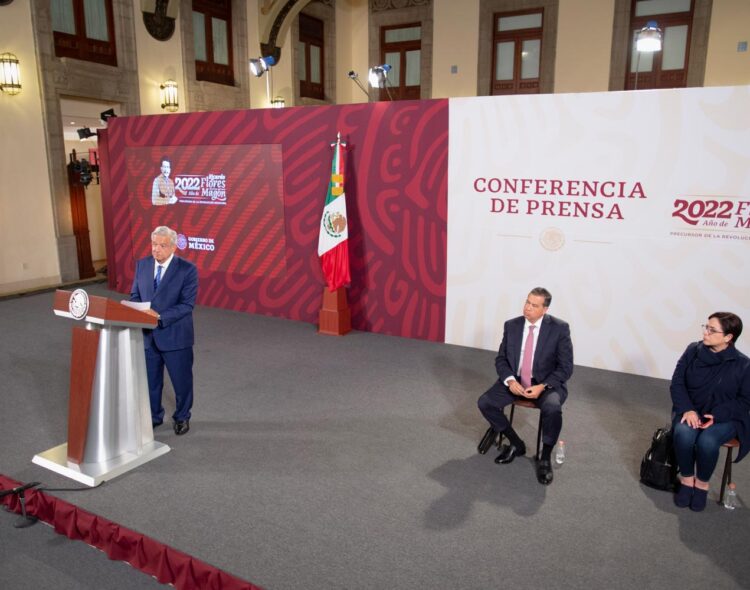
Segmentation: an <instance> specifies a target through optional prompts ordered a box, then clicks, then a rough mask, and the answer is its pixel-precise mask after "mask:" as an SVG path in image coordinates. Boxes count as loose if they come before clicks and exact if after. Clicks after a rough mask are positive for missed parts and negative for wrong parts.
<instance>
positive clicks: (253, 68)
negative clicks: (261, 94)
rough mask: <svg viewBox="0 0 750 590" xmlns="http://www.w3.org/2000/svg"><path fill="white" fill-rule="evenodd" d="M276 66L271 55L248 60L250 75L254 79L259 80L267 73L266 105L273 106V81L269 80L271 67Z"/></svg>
mask: <svg viewBox="0 0 750 590" xmlns="http://www.w3.org/2000/svg"><path fill="white" fill-rule="evenodd" d="M275 65H276V59H275V58H274V57H273V56H272V55H268V56H266V57H258V58H251V59H250V73H251V74H252V75H253V76H255V77H256V78H260V77H261V76H262V75H263V74H265V73H266V72H268V76H266V98H267V99H268V104H269V105H271V106H274V103H273V100H271V96H272V95H273V81H272V79H271V67H272V66H275Z"/></svg>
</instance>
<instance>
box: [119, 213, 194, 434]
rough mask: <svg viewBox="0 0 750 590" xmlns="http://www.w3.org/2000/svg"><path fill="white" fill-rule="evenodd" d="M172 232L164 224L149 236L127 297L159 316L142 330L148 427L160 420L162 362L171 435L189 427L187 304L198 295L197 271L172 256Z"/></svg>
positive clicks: (190, 376)
mask: <svg viewBox="0 0 750 590" xmlns="http://www.w3.org/2000/svg"><path fill="white" fill-rule="evenodd" d="M176 247H177V232H175V231H174V230H173V229H170V228H168V227H167V226H159V227H157V228H156V229H155V230H154V231H153V233H152V234H151V256H147V257H146V258H142V259H141V260H139V261H138V262H137V263H136V267H135V278H134V280H133V287H132V289H131V290H130V300H131V301H141V302H150V303H151V309H150V310H148V311H147V312H146V313H149V314H151V315H153V316H154V317H156V319H157V320H159V324H158V325H157V326H156V328H154V329H153V330H144V331H143V332H144V335H143V340H144V345H145V349H146V374H147V376H148V390H149V398H150V401H151V421H152V423H153V425H154V427H156V426H159V425H160V424H161V423H162V422H163V421H164V407H163V406H162V390H163V388H164V366H165V365H166V367H167V371H169V378H170V380H171V381H172V386H173V387H174V392H175V406H176V407H175V412H174V414H173V416H172V419H173V420H174V431H175V434H178V435H181V434H185V433H187V432H188V430H190V410H191V408H192V406H193V342H194V336H193V307H194V306H195V298H196V296H197V294H198V269H197V268H196V267H195V265H194V264H193V263H191V262H188V261H187V260H184V259H183V258H179V257H177V256H175V255H174V252H175V249H176Z"/></svg>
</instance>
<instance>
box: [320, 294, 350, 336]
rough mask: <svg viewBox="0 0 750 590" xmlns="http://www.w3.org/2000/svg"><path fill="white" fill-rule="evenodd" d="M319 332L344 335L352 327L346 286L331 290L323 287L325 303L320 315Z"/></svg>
mask: <svg viewBox="0 0 750 590" xmlns="http://www.w3.org/2000/svg"><path fill="white" fill-rule="evenodd" d="M318 321H319V323H318V333H319V334H328V335H330V336H343V335H344V334H346V333H347V332H350V331H351V329H352V314H351V311H350V310H349V303H348V302H347V300H346V287H339V288H338V289H336V290H335V291H331V290H330V289H329V288H328V287H323V304H322V305H321V307H320V314H319V316H318Z"/></svg>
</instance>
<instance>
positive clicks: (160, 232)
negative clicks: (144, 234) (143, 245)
mask: <svg viewBox="0 0 750 590" xmlns="http://www.w3.org/2000/svg"><path fill="white" fill-rule="evenodd" d="M154 236H166V237H168V238H169V243H170V245H172V246H174V245H175V244H176V243H177V232H176V231H174V230H173V229H170V228H168V227H167V226H166V225H160V226H159V227H157V228H156V229H155V230H154V231H152V232H151V239H152V240H153V239H154Z"/></svg>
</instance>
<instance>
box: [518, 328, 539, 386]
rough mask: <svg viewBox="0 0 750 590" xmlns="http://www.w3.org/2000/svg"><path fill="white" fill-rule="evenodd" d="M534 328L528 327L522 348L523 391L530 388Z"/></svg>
mask: <svg viewBox="0 0 750 590" xmlns="http://www.w3.org/2000/svg"><path fill="white" fill-rule="evenodd" d="M534 328H536V326H529V334H528V336H526V345H525V346H524V347H523V360H522V361H521V385H523V387H524V389H526V388H529V387H531V359H532V358H533V356H534Z"/></svg>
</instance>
